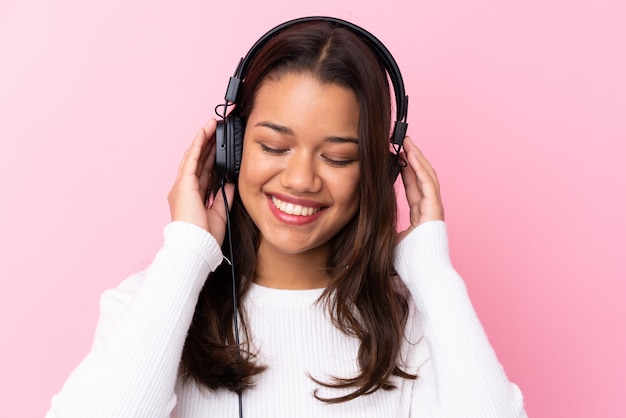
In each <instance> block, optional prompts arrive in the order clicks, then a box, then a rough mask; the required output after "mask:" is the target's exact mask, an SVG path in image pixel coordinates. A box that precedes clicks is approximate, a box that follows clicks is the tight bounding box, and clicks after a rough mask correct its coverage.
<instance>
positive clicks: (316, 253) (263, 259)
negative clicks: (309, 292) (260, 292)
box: [254, 240, 330, 290]
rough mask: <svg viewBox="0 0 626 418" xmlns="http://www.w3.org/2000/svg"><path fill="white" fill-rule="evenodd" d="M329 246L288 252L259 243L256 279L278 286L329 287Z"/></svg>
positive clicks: (263, 284)
mask: <svg viewBox="0 0 626 418" xmlns="http://www.w3.org/2000/svg"><path fill="white" fill-rule="evenodd" d="M327 259H328V248H327V247H326V246H323V247H318V248H315V249H312V250H310V251H307V252H306V253H300V254H285V253H282V252H279V251H277V250H276V248H273V247H272V246H270V245H264V242H263V240H261V242H260V244H259V249H258V251H257V256H256V272H255V277H254V281H255V282H256V283H257V284H260V285H262V286H265V287H273V288H276V289H293V290H301V289H317V288H322V287H326V286H328V282H329V281H330V277H329V275H328V272H327V271H326V261H327Z"/></svg>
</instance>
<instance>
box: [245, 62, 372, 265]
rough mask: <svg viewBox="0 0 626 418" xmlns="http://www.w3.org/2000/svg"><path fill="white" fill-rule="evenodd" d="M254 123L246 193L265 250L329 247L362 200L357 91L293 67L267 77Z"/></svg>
mask: <svg viewBox="0 0 626 418" xmlns="http://www.w3.org/2000/svg"><path fill="white" fill-rule="evenodd" d="M254 103H255V104H254V107H253V109H252V112H251V113H250V116H249V117H248V120H247V123H246V130H245V135H244V142H243V155H242V161H241V168H240V172H239V183H238V187H239V194H240V195H241V200H242V202H243V204H244V206H245V207H246V210H247V211H248V213H249V214H250V217H251V218H252V220H253V221H254V223H255V224H256V226H257V227H258V228H259V230H260V234H261V243H260V249H261V248H267V246H271V247H272V248H271V249H272V251H274V252H277V253H282V254H302V253H306V252H307V251H310V250H313V249H317V250H319V249H320V247H326V248H327V246H328V244H329V242H330V240H331V239H332V238H333V237H334V236H335V234H337V232H339V230H341V228H343V227H344V226H345V225H346V224H347V223H348V222H349V221H350V220H351V219H352V218H353V216H354V215H355V213H356V211H357V209H358V206H359V177H360V175H361V167H360V162H359V161H358V147H359V145H358V140H357V138H358V124H359V105H358V102H357V99H356V96H355V95H354V93H353V92H352V91H351V90H349V89H346V88H345V87H341V86H339V85H336V84H322V83H321V82H319V81H318V80H317V79H315V78H313V77H312V76H310V75H306V74H299V73H288V74H285V75H283V76H282V77H280V78H279V79H277V80H271V79H266V80H265V81H264V82H263V84H262V85H261V87H260V88H259V90H258V92H257V96H256V98H255V102H254Z"/></svg>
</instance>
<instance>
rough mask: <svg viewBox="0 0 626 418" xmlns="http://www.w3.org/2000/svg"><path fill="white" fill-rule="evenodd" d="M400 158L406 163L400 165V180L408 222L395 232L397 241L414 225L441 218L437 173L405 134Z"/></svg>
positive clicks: (414, 226)
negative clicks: (403, 190)
mask: <svg viewBox="0 0 626 418" xmlns="http://www.w3.org/2000/svg"><path fill="white" fill-rule="evenodd" d="M402 157H403V158H404V159H405V161H406V162H407V164H406V167H403V168H402V182H403V183H404V189H405V192H406V200H407V201H408V203H409V217H410V221H411V225H410V226H409V227H408V228H407V229H406V230H405V231H402V232H400V233H399V234H398V242H399V241H400V240H401V239H402V238H404V237H405V236H407V235H408V234H409V232H411V231H412V230H413V229H415V228H416V227H417V226H418V225H421V224H423V223H425V222H428V221H442V220H443V219H444V213H443V203H442V201H441V195H440V192H439V181H438V180H437V173H435V170H434V169H433V168H432V166H431V165H430V163H429V162H428V160H426V157H424V154H422V152H421V151H420V150H419V149H418V148H417V146H416V145H415V144H414V143H413V142H412V141H411V138H409V137H408V136H407V137H406V138H405V139H404V151H403V152H402Z"/></svg>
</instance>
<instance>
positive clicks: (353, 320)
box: [181, 21, 417, 403]
mask: <svg viewBox="0 0 626 418" xmlns="http://www.w3.org/2000/svg"><path fill="white" fill-rule="evenodd" d="M288 73H304V74H308V75H312V76H314V77H316V78H317V79H319V80H320V81H321V82H323V83H333V84H338V85H340V86H343V87H346V88H348V89H350V90H352V91H353V92H354V93H355V94H356V97H357V100H358V102H359V111H360V113H359V115H360V117H359V128H358V130H359V132H358V133H359V161H360V164H361V173H362V174H361V178H360V185H359V187H360V205H359V209H358V211H357V213H356V215H355V217H354V218H353V219H352V220H351V221H350V222H349V223H348V224H347V225H346V226H345V227H344V228H343V229H342V230H341V231H340V232H339V233H338V234H337V235H336V236H335V237H334V238H333V242H332V249H331V251H330V254H331V256H330V258H329V260H328V262H327V266H326V267H327V270H328V272H329V274H330V277H331V281H330V284H329V285H328V287H327V288H326V289H325V291H324V292H323V294H322V296H321V297H320V300H319V301H318V303H324V304H325V306H326V308H327V309H328V311H329V313H330V316H331V320H332V322H333V324H334V325H335V326H336V327H337V328H338V329H340V330H341V331H342V332H343V333H345V334H346V335H349V336H353V337H355V338H358V339H359V340H360V341H361V344H360V348H359V353H358V361H359V366H360V374H359V375H357V376H356V377H350V378H343V377H340V376H335V377H333V378H332V379H331V380H332V381H331V382H322V381H319V380H317V379H315V376H312V377H311V378H312V379H314V380H315V381H316V382H317V383H318V384H320V385H321V386H326V387H332V388H354V391H352V392H351V393H349V394H348V395H345V396H341V397H337V398H330V399H321V398H318V399H321V400H323V401H325V402H329V403H336V402H344V401H348V400H351V399H354V398H356V397H358V396H361V395H366V394H370V393H373V392H375V391H377V390H378V389H381V388H382V389H392V388H393V387H394V386H393V385H392V384H391V383H390V381H389V380H390V377H391V376H392V375H395V376H400V377H403V378H407V379H415V378H416V377H417V376H416V375H412V374H409V373H406V372H404V371H403V370H402V369H401V367H400V365H398V359H399V354H400V347H401V346H402V341H403V338H404V327H405V325H406V321H407V317H408V302H407V296H406V294H407V293H406V291H405V290H406V289H399V288H398V283H399V281H398V280H393V276H394V269H393V251H394V246H395V234H396V232H395V231H396V209H397V207H396V196H395V192H394V189H393V187H392V186H393V177H392V175H391V173H390V169H389V163H390V162H389V159H388V158H387V155H389V131H390V119H391V105H390V103H391V100H390V99H391V98H390V89H389V84H388V81H387V76H386V73H385V70H384V67H383V65H382V64H381V63H380V61H379V60H378V58H377V57H376V55H375V54H374V53H373V52H372V51H371V50H370V48H369V47H368V45H367V44H366V43H365V42H364V41H363V40H362V39H360V38H359V37H358V36H357V35H355V34H354V33H353V32H352V31H351V30H349V29H346V28H342V27H337V26H335V25H333V24H332V23H329V22H325V21H314V22H306V23H301V24H297V25H293V26H291V27H289V28H288V29H285V30H283V31H282V32H280V33H279V34H277V35H276V36H275V37H273V38H272V39H271V40H269V41H268V43H267V44H266V45H265V46H264V47H263V49H262V50H261V51H260V52H259V53H258V54H257V56H256V57H255V58H254V60H253V61H252V63H251V65H250V67H249V69H248V71H247V74H246V77H245V80H244V84H243V87H242V89H241V96H240V99H239V102H238V104H237V107H236V108H235V109H234V110H233V112H234V114H237V115H238V116H240V117H241V118H242V119H243V120H245V119H246V117H247V116H248V115H249V114H250V112H251V110H252V108H253V106H254V99H255V96H256V93H257V91H258V89H259V87H260V85H261V84H262V82H263V81H264V80H265V79H266V78H269V79H280V77H282V76H283V75H285V74H288ZM231 213H232V218H233V222H232V227H233V231H232V232H233V238H232V240H233V244H234V245H233V247H234V251H235V254H234V260H233V262H234V264H235V269H236V270H235V271H236V272H237V276H238V277H237V278H236V283H237V284H236V286H237V287H238V289H237V290H238V299H239V302H241V301H242V299H243V298H245V295H246V292H247V290H248V288H249V286H250V280H251V279H252V278H253V277H254V273H255V256H256V251H257V249H258V243H259V231H258V229H257V228H256V226H255V225H254V223H253V222H252V220H251V219H250V217H249V216H248V214H247V212H246V209H245V208H244V206H243V204H242V203H241V199H240V198H239V196H238V194H237V193H235V201H234V204H233V208H232V212H231ZM227 245H228V242H225V243H224V246H223V249H225V248H227V247H226V246H227ZM224 253H225V254H226V252H224ZM372 254H376V257H372ZM229 278H230V266H228V265H226V264H225V263H222V265H221V266H220V267H219V268H218V269H217V270H216V271H215V272H213V273H212V274H210V275H209V277H208V279H207V281H206V283H205V285H204V288H203V290H202V292H201V293H200V296H199V300H198V304H197V306H196V311H195V314H194V318H193V321H192V324H191V327H190V329H189V333H188V336H187V340H186V342H185V346H184V349H183V355H182V363H181V373H182V376H183V377H184V378H185V379H193V380H195V381H196V383H197V384H199V385H200V386H204V387H207V388H210V389H217V388H226V389H229V390H233V391H239V390H245V389H248V388H250V387H252V386H253V384H254V376H255V375H256V374H258V373H261V372H262V371H263V370H264V366H263V365H260V364H257V362H256V361H255V360H256V357H255V353H254V345H253V343H254V342H253V341H250V339H249V333H248V332H247V327H246V320H245V316H246V315H245V312H243V311H242V312H241V318H240V328H241V329H242V330H243V334H244V335H243V341H244V342H243V343H242V347H240V348H241V349H242V351H243V354H241V353H239V351H238V349H239V348H238V347H237V346H236V344H235V337H234V333H233V308H232V296H231V285H230V280H229ZM244 278H248V279H250V280H248V279H244ZM241 305H242V304H241V303H240V306H241ZM316 396H317V395H316Z"/></svg>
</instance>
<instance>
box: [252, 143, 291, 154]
mask: <svg viewBox="0 0 626 418" xmlns="http://www.w3.org/2000/svg"><path fill="white" fill-rule="evenodd" d="M259 145H261V149H262V150H263V152H265V153H267V154H271V155H283V154H286V153H287V152H289V150H288V149H282V148H273V147H268V146H267V145H265V144H263V143H259Z"/></svg>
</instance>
